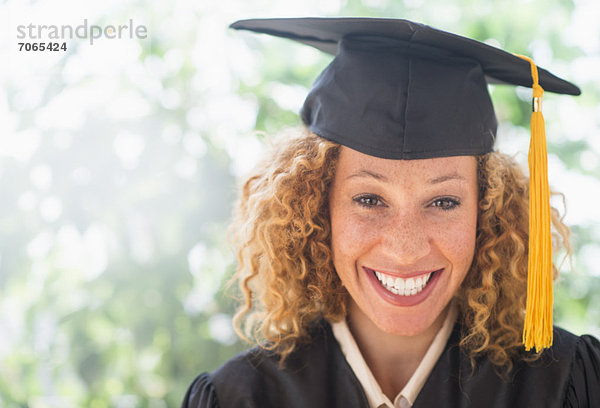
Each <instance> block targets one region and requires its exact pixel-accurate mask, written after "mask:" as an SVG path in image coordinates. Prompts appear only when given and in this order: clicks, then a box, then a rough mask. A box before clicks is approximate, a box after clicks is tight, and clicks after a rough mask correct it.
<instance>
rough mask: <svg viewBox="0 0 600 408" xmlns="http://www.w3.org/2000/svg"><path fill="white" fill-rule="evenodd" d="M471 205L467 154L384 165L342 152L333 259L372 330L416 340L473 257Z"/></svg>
mask: <svg viewBox="0 0 600 408" xmlns="http://www.w3.org/2000/svg"><path fill="white" fill-rule="evenodd" d="M477 201H478V186H477V164H476V160H475V158H474V157H471V156H460V157H446V158H436V159H423V160H387V159H380V158H377V157H373V156H369V155H366V154H363V153H359V152H357V151H355V150H352V149H349V148H346V147H342V149H341V151H340V157H339V161H338V164H337V168H336V174H335V178H334V182H333V185H332V187H331V191H330V204H329V205H330V214H331V228H332V250H333V261H334V265H335V269H336V271H337V273H338V275H339V277H340V279H341V280H342V283H343V284H344V286H345V287H346V289H347V290H348V292H349V293H350V295H351V296H352V300H353V301H354V302H355V303H356V305H357V306H358V307H359V308H360V310H361V311H362V312H363V313H364V314H365V315H366V316H367V317H368V318H370V319H371V321H373V323H375V324H376V325H377V326H378V327H379V329H381V330H383V331H384V332H387V333H392V334H397V335H402V336H412V335H417V334H420V333H422V332H423V331H424V330H425V329H427V328H429V327H430V326H431V325H432V324H433V323H434V322H435V321H436V319H437V318H438V317H439V316H440V315H441V313H442V311H443V310H444V309H445V307H446V306H447V305H448V302H449V301H450V300H451V299H452V296H453V295H454V294H455V293H456V291H457V289H458V288H459V286H460V285H461V283H462V281H463V279H464V277H465V275H466V273H467V271H468V269H469V267H470V265H471V261H472V259H473V254H474V252H475V231H476V226H477ZM351 309H352V308H351Z"/></svg>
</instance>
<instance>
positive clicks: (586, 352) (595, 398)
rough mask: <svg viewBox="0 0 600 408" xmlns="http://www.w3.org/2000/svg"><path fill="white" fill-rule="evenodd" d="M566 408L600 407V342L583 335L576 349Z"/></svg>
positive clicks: (568, 385) (567, 391)
mask: <svg viewBox="0 0 600 408" xmlns="http://www.w3.org/2000/svg"><path fill="white" fill-rule="evenodd" d="M564 407H565V408H576V407H579V408H584V407H590V408H591V407H600V342H599V341H598V339H596V338H594V337H592V336H588V335H583V336H581V337H579V341H578V342H577V345H576V347H575V352H574V354H573V360H572V363H571V375H570V378H569V382H568V384H567V390H566V394H565V401H564Z"/></svg>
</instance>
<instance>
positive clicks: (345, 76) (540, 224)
mask: <svg viewBox="0 0 600 408" xmlns="http://www.w3.org/2000/svg"><path fill="white" fill-rule="evenodd" d="M231 27H233V28H236V29H245V30H250V31H255V32H260V33H266V34H271V35H274V36H277V37H284V38H289V39H292V40H296V41H298V42H301V43H304V44H308V45H311V46H313V47H316V48H318V49H320V50H322V51H325V52H328V53H330V54H333V55H335V58H334V59H333V61H332V62H331V63H330V64H329V65H328V66H327V68H325V70H324V71H323V72H322V73H321V75H320V76H319V77H318V78H317V80H316V81H315V83H314V85H313V87H312V89H311V91H310V93H309V94H308V97H307V98H306V101H305V102H304V106H303V108H302V119H303V121H304V123H305V124H306V125H307V126H308V127H309V128H310V130H311V131H312V132H314V133H315V134H317V135H319V136H321V137H324V138H326V139H329V140H332V141H334V142H337V143H340V144H342V145H345V146H347V147H350V148H352V149H354V150H358V151H359V152H362V153H365V154H368V155H372V156H376V157H381V158H385V159H425V158H434V157H444V156H463V155H480V154H484V153H488V152H490V151H492V150H493V146H494V140H495V138H496V127H497V124H496V117H495V114H494V108H493V106H492V102H491V99H490V96H489V93H488V89H487V84H488V83H508V84H513V85H521V86H526V87H531V88H533V101H534V103H533V106H532V107H533V113H532V118H531V142H530V148H529V175H530V180H529V213H530V216H529V254H528V255H529V263H528V283H527V306H526V315H525V325H524V329H523V342H524V344H525V348H526V349H528V350H529V349H531V348H532V347H535V348H536V350H540V349H542V348H545V347H549V346H550V345H551V344H552V301H553V294H552V242H551V228H550V224H551V221H550V219H551V215H550V203H549V194H550V193H549V191H550V189H549V186H548V174H547V153H546V138H545V130H544V119H543V116H542V113H541V97H542V94H543V92H544V90H546V91H550V92H556V93H563V94H569V95H579V94H580V90H579V88H577V87H576V86H575V85H573V84H571V83H569V82H567V81H565V80H562V79H560V78H558V77H556V76H554V75H553V74H551V73H550V72H548V71H546V70H544V69H541V68H538V67H537V66H536V65H535V64H534V63H533V61H532V60H531V59H529V58H527V57H522V56H516V55H513V54H510V53H507V52H505V51H502V50H500V49H498V48H495V47H492V46H490V45H487V44H485V43H482V42H479V41H475V40H471V39H469V38H465V37H461V36H458V35H455V34H451V33H447V32H444V31H440V30H436V29H435V28H431V27H428V26H426V25H422V24H418V23H413V22H411V21H407V20H394V19H379V18H283V19H253V20H242V21H238V22H236V23H234V24H232V26H231Z"/></svg>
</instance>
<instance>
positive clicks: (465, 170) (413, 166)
mask: <svg viewBox="0 0 600 408" xmlns="http://www.w3.org/2000/svg"><path fill="white" fill-rule="evenodd" d="M363 171H366V172H368V173H374V174H378V175H382V176H384V177H386V178H388V179H404V180H414V181H419V182H421V181H424V180H431V179H435V178H436V177H440V176H444V175H452V174H455V175H459V176H462V177H463V178H465V179H467V181H468V180H470V179H474V178H475V177H476V173H477V161H476V159H475V157H474V156H452V157H437V158H433V159H417V160H394V159H382V158H379V157H375V156H370V155H367V154H364V153H361V152H358V151H356V150H353V149H351V148H348V147H346V146H342V147H341V150H340V156H339V160H338V164H337V169H336V175H338V176H340V177H342V176H345V177H349V176H351V175H353V174H355V173H360V172H363Z"/></svg>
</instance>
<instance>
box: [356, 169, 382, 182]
mask: <svg viewBox="0 0 600 408" xmlns="http://www.w3.org/2000/svg"><path fill="white" fill-rule="evenodd" d="M354 177H372V178H374V179H377V180H381V181H386V182H387V181H388V179H387V177H386V176H384V175H383V174H380V173H374V172H372V171H369V170H364V169H363V170H359V171H357V172H356V173H354V174H351V175H349V176H348V177H346V180H348V179H351V178H354Z"/></svg>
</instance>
